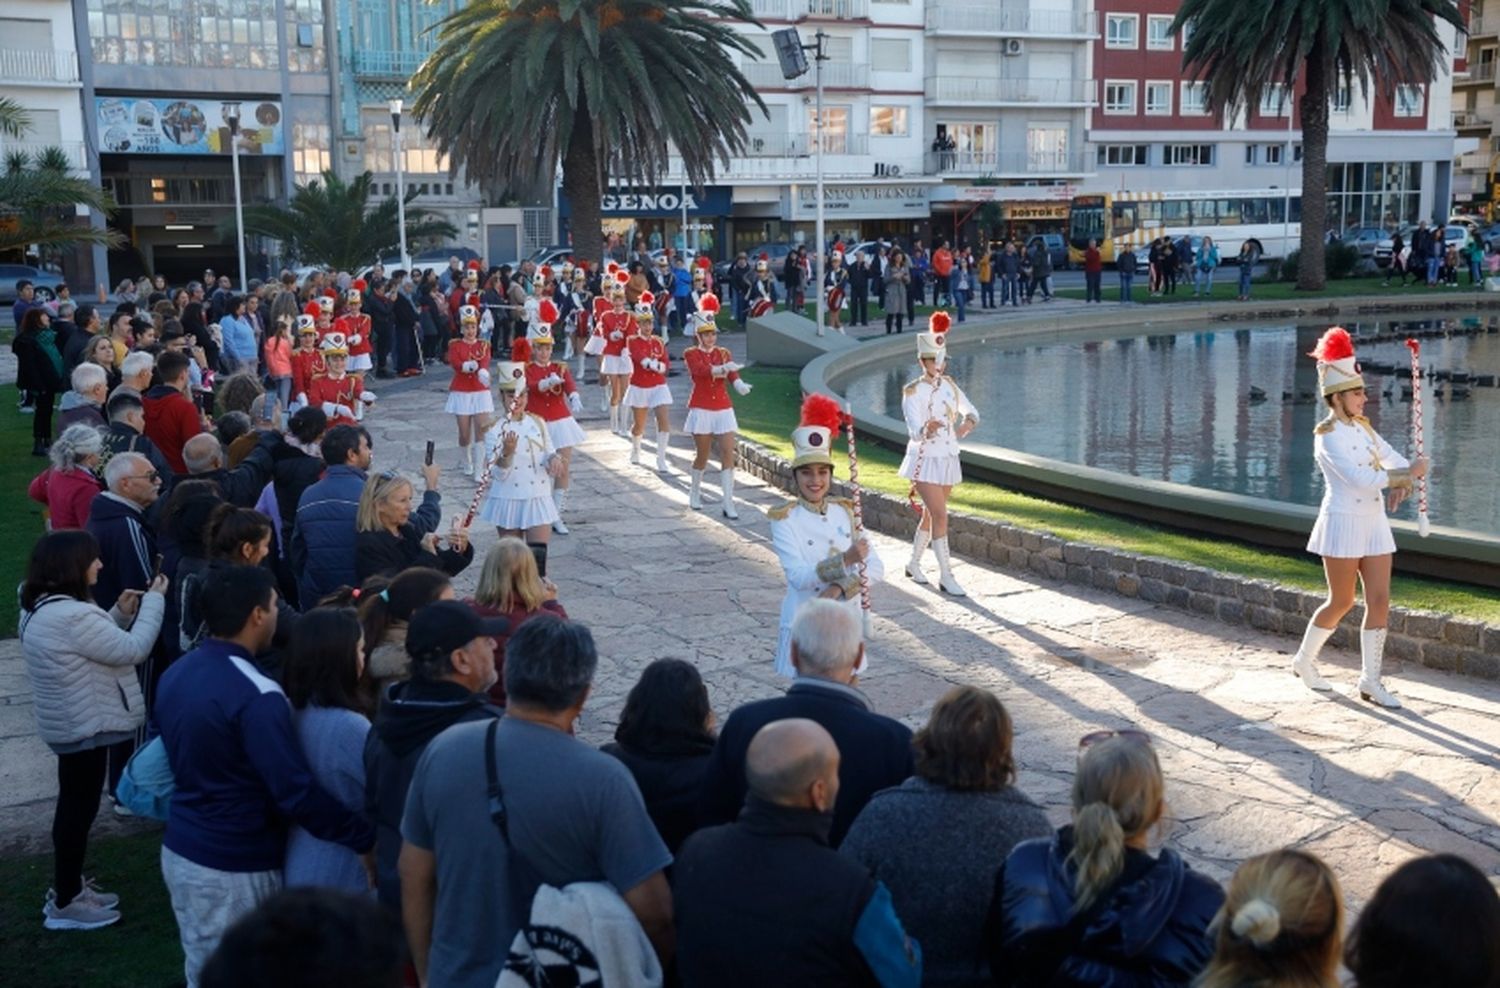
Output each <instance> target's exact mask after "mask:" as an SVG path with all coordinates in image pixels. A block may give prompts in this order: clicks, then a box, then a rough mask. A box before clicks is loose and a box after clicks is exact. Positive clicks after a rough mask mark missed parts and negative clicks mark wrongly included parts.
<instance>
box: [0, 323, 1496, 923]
mask: <svg viewBox="0 0 1500 988" xmlns="http://www.w3.org/2000/svg"><path fill="white" fill-rule="evenodd" d="M742 339H743V338H742V337H732V338H731V340H732V341H734V342H736V343H739V342H740V341H742ZM676 349H677V345H676V344H675V343H674V351H675V350H676ZM446 378H447V375H446V374H440V375H432V376H429V377H426V378H421V379H417V380H415V381H412V382H402V383H400V384H399V385H393V386H389V387H387V388H385V389H383V390H384V391H385V393H386V397H385V398H384V399H383V401H382V403H381V404H380V406H379V408H378V411H377V412H375V413H374V414H373V415H372V417H371V419H370V421H369V422H368V425H369V426H370V428H371V431H372V432H373V434H374V437H375V455H376V461H377V465H379V466H381V467H388V466H391V465H399V466H401V467H403V468H405V469H408V470H410V471H412V472H413V473H415V468H416V465H417V464H418V463H419V461H420V457H421V453H422V447H423V444H424V442H425V440H426V439H427V438H429V437H432V438H435V439H437V441H438V443H439V449H440V454H439V455H440V460H439V462H440V463H441V464H442V465H444V466H445V467H451V466H452V463H453V461H454V459H455V456H456V454H455V453H454V451H453V450H454V442H455V440H454V429H453V426H452V424H451V421H450V420H449V418H448V416H445V415H443V414H442V413H441V411H440V408H441V404H442V391H443V387H444V385H445V383H446ZM747 379H748V380H751V381H752V382H753V380H754V371H753V369H752V370H750V371H749V372H748V373H747ZM674 387H675V388H676V389H677V390H678V391H679V392H682V391H685V387H684V383H683V381H682V378H680V377H679V378H676V379H674ZM584 394H585V407H586V408H587V409H588V411H587V413H586V415H585V416H584V424H585V427H586V428H587V429H588V430H589V434H590V439H589V441H588V442H587V444H586V445H585V446H584V447H583V448H582V449H581V450H580V451H579V452H578V454H577V455H575V458H574V480H573V489H574V495H573V498H572V501H571V503H570V508H569V518H568V521H569V524H570V525H571V526H572V531H573V534H571V535H569V536H565V537H557V538H555V539H554V541H553V549H552V554H551V563H550V567H551V575H552V576H553V578H554V579H555V580H556V581H557V583H558V584H559V586H560V587H561V590H562V597H561V599H562V602H563V603H564V605H565V606H566V607H567V608H568V611H569V613H570V614H571V615H572V616H573V617H574V618H575V619H578V620H582V621H585V622H587V623H588V624H590V625H591V626H592V627H593V629H594V632H595V635H596V637H597V640H598V642H599V645H600V649H601V653H602V657H601V662H600V669H599V676H598V680H597V683H596V686H595V690H594V694H593V697H592V698H591V700H590V703H589V706H588V709H587V710H586V711H585V713H584V717H583V722H582V725H581V730H582V734H583V736H584V737H585V739H586V740H588V741H590V742H595V743H598V742H602V741H605V740H607V739H608V738H609V737H610V734H611V732H612V730H613V728H614V723H615V720H616V718H617V716H618V714H619V710H620V707H621V705H622V703H623V701H624V697H625V694H626V692H627V691H628V690H629V688H630V686H631V685H632V683H633V682H634V681H635V679H636V677H637V675H638V674H639V671H640V669H641V668H642V666H643V665H644V664H645V663H647V662H649V661H651V660H652V659H655V658H659V657H662V656H679V657H682V658H686V659H689V660H691V661H693V662H695V663H696V664H697V665H698V666H699V668H700V669H701V670H702V671H703V674H704V677H705V678H706V680H707V682H708V685H709V690H710V695H711V697H712V700H713V705H714V708H715V710H717V711H718V713H719V716H720V717H721V718H722V717H724V716H725V715H727V714H728V713H729V711H730V710H732V709H733V708H734V707H735V706H736V705H737V704H740V703H742V702H745V701H747V700H751V699H756V698H760V697H765V696H770V695H774V694H775V693H777V692H778V691H779V690H780V689H781V688H782V685H783V684H782V683H781V682H780V681H778V679H777V677H776V676H775V675H774V674H773V672H772V655H773V652H774V649H775V645H776V618H777V608H778V606H779V602H780V599H781V592H782V589H781V588H782V584H781V574H780V569H779V567H778V565H777V562H776V559H775V556H774V555H773V554H772V552H771V549H770V540H769V529H768V524H767V521H766V518H765V510H766V509H767V508H769V507H771V506H774V505H776V504H778V503H781V501H782V500H783V497H782V495H781V494H780V493H779V492H776V491H773V490H769V489H766V488H764V487H763V486H761V485H759V484H757V483H755V482H752V481H749V480H742V482H741V484H740V492H741V494H742V496H743V501H744V502H745V503H743V504H742V505H741V508H740V514H741V519H740V520H739V521H738V522H727V521H725V520H723V519H722V518H721V517H720V516H719V514H718V511H717V497H715V498H713V499H711V500H710V501H709V502H708V504H707V510H705V511H704V512H702V513H696V512H692V511H689V510H688V509H687V490H686V481H687V475H686V470H687V466H688V450H687V444H686V442H685V441H683V440H682V439H681V438H679V440H678V441H677V443H675V444H674V446H673V449H672V457H671V460H672V472H671V473H670V474H669V475H668V476H666V477H664V478H659V477H657V475H656V474H655V473H654V472H652V471H651V470H648V469H646V468H645V467H631V466H630V465H629V464H628V463H627V455H628V451H629V446H628V443H627V442H626V441H625V440H622V439H619V438H616V437H613V436H610V435H608V434H607V433H606V432H605V431H604V428H603V426H604V416H603V415H602V414H601V413H600V412H599V411H598V404H597V402H598V390H597V388H594V387H593V386H588V387H586V388H585V389H584ZM682 397H683V396H682V394H679V399H681V398H682ZM679 414H680V412H679ZM648 449H649V442H648ZM647 459H648V460H650V459H651V457H649V456H648V457H647ZM442 490H443V493H444V501H445V504H444V511H445V515H451V514H453V513H454V512H461V511H462V510H463V509H464V507H465V505H466V504H467V502H468V500H469V496H470V494H471V493H472V490H473V487H472V485H471V484H468V483H465V482H463V481H461V480H460V479H459V478H457V477H449V476H445V477H444V479H443V482H442ZM475 537H476V542H477V543H478V548H479V552H480V554H481V555H482V553H483V552H484V550H485V549H486V548H487V547H488V546H489V545H490V544H491V543H492V542H493V539H494V536H493V534H492V533H488V532H476V536H475ZM875 544H876V547H877V549H878V551H879V552H880V553H881V554H882V556H883V557H884V559H885V560H886V567H887V569H888V570H891V571H896V572H899V568H900V565H899V564H900V561H901V560H902V559H903V558H904V554H905V551H906V550H905V547H904V546H903V545H901V544H898V543H896V542H895V541H894V540H891V539H888V538H885V537H883V536H876V538H875ZM477 571H478V564H477V563H476V564H475V565H474V566H473V567H471V568H470V570H469V571H468V572H466V573H465V574H463V575H462V576H461V577H460V578H459V581H458V582H459V586H460V590H461V591H467V590H469V589H470V588H472V586H473V584H474V581H475V579H476V578H477V575H478V573H477ZM958 572H959V575H960V577H961V579H962V580H963V582H964V583H965V585H966V586H967V588H968V590H969V592H970V594H971V596H970V597H969V598H967V599H966V600H954V599H950V598H944V597H941V596H939V595H938V594H936V593H934V592H932V591H930V590H927V589H923V588H920V587H917V586H915V585H913V584H911V583H910V582H908V581H906V580H905V579H904V578H898V579H897V580H895V581H893V582H889V583H885V584H879V585H877V586H876V587H875V588H874V592H873V605H874V621H873V634H874V637H873V640H872V642H871V643H870V654H871V661H872V670H871V672H870V674H869V676H868V677H866V678H865V680H864V681H863V683H862V684H861V685H862V687H863V688H864V689H865V691H866V692H867V693H868V695H869V696H870V697H871V699H872V700H873V702H874V703H875V705H876V707H877V708H878V709H879V710H881V711H883V712H885V713H888V714H890V715H892V716H894V717H898V718H900V719H902V720H903V721H905V722H906V723H908V724H910V725H912V726H914V727H915V726H917V725H919V724H921V723H922V722H923V720H924V719H925V717H926V715H927V712H928V711H929V710H930V708H931V706H932V704H933V702H934V701H935V700H936V699H937V698H938V697H939V696H941V695H942V694H943V692H944V691H945V690H947V689H948V688H949V687H950V686H952V685H954V684H958V683H972V684H976V685H979V686H983V687H985V688H987V689H991V690H993V691H995V693H996V694H997V695H999V696H1000V697H1001V698H1002V699H1003V700H1004V701H1005V703H1006V705H1007V706H1008V707H1009V709H1010V711H1011V714H1012V716H1013V718H1014V720H1015V723H1016V752H1017V756H1018V760H1019V764H1020V780H1019V781H1020V785H1021V787H1022V788H1023V789H1025V790H1026V791H1027V792H1029V793H1031V794H1032V795H1033V796H1035V797H1036V798H1037V799H1039V800H1041V801H1042V802H1043V803H1044V804H1045V805H1046V806H1047V807H1048V808H1049V810H1050V811H1051V812H1052V815H1053V817H1054V819H1055V820H1056V821H1058V822H1061V821H1062V820H1064V819H1065V817H1066V812H1067V798H1068V789H1069V786H1070V783H1071V775H1072V766H1073V761H1074V757H1075V750H1076V746H1077V741H1078V738H1079V737H1080V736H1081V735H1082V734H1084V733H1085V732H1087V731H1089V730H1093V729H1096V728H1099V727H1122V726H1126V725H1134V726H1137V727H1141V728H1143V729H1145V730H1147V731H1149V732H1150V733H1151V734H1152V736H1153V737H1154V738H1156V739H1157V745H1158V749H1159V751H1160V753H1161V756H1162V760H1163V763H1164V766H1165V769H1166V773H1167V777H1168V799H1169V801H1170V804H1171V826H1170V828H1169V829H1168V832H1167V834H1166V837H1165V839H1166V840H1167V841H1168V842H1169V843H1170V844H1172V845H1173V846H1174V847H1177V848H1178V849H1180V850H1182V851H1183V852H1184V853H1185V854H1186V855H1187V856H1188V857H1189V859H1190V860H1192V861H1193V862H1194V863H1195V864H1198V865H1201V866H1203V867H1204V868H1206V869H1207V870H1208V871H1209V872H1210V873H1212V874H1214V875H1216V876H1218V877H1225V876H1227V875H1228V874H1229V872H1230V871H1232V870H1233V867H1234V865H1235V863H1236V862H1238V861H1239V860H1241V859H1243V858H1244V857H1245V856H1247V855H1250V854H1254V853H1257V852H1260V851H1264V850H1267V849H1270V848H1274V847H1277V846H1281V845H1284V844H1288V843H1292V844H1296V845H1297V846H1301V847H1305V848H1307V849H1309V850H1312V851H1314V852H1316V853H1319V854H1321V855H1323V856H1325V857H1326V858H1327V859H1328V860H1329V861H1330V862H1331V863H1332V864H1333V865H1334V867H1335V868H1336V870H1337V871H1338V873H1339V875H1340V877H1341V879H1342V880H1343V882H1344V885H1345V888H1346V890H1347V891H1348V893H1349V895H1350V896H1351V898H1352V899H1353V900H1354V901H1356V902H1358V901H1362V900H1364V899H1365V898H1367V897H1368V896H1369V895H1370V894H1371V892H1372V891H1373V889H1374V887H1375V885H1376V884H1377V883H1378V882H1379V880H1380V878H1381V877H1382V876H1383V875H1384V874H1386V873H1387V872H1388V871H1389V870H1390V868H1391V867H1392V866H1394V865H1395V864H1397V863H1399V862H1400V861H1402V860H1404V859H1405V858H1407V857H1408V856H1410V855H1413V854H1417V853H1421V852H1424V851H1454V852H1458V853H1461V854H1464V855H1466V856H1468V857H1469V858H1470V859H1471V860H1473V861H1475V862H1476V863H1477V864H1478V865H1479V866H1480V867H1481V868H1483V869H1484V870H1485V871H1486V872H1487V873H1489V874H1492V875H1494V874H1500V823H1497V821H1500V771H1497V769H1500V732H1497V730H1496V727H1495V725H1496V724H1497V723H1500V684H1495V683H1489V682H1481V681H1477V680H1472V679H1465V678H1461V677H1455V676H1450V675H1445V674H1442V673H1437V672H1433V671H1431V670H1427V669H1421V668H1413V667H1408V669H1407V671H1405V672H1403V673H1401V674H1399V675H1397V676H1393V677H1391V681H1390V685H1391V686H1392V687H1393V688H1394V689H1395V690H1396V691H1397V692H1399V693H1400V694H1401V695H1402V697H1403V698H1404V699H1405V700H1406V701H1407V709H1405V710H1402V711H1398V712H1388V711H1383V710H1379V709H1377V708H1374V707H1372V706H1369V705H1367V704H1362V703H1358V702H1355V701H1352V700H1350V699H1348V698H1347V697H1345V696H1342V695H1335V696H1334V697H1333V698H1331V699H1330V698H1324V697H1319V696H1315V695H1313V694H1310V693H1308V692H1307V691H1305V690H1303V689H1302V687H1301V686H1300V685H1299V684H1298V682H1297V681H1296V680H1295V679H1294V678H1293V677H1292V676H1291V674H1290V673H1289V672H1288V669H1287V664H1288V661H1289V656H1288V655H1287V649H1288V647H1289V641H1288V639H1285V638H1282V637H1278V636H1270V635H1263V634H1260V633H1257V632H1254V631H1250V630H1248V629H1238V628H1236V629H1230V628H1227V627H1225V626H1223V625H1220V624H1217V623H1214V622H1210V621H1205V620H1201V619H1199V618H1196V617H1193V616H1190V615H1184V614H1180V613H1176V612H1173V611H1168V610H1163V609H1160V608H1157V607H1155V606H1153V605H1151V604H1148V603H1144V602H1141V601H1139V600H1128V599H1125V598H1120V597H1116V596H1113V595H1110V594H1106V593H1103V592H1098V591H1091V590H1084V589H1080V588H1078V587H1075V586H1069V585H1063V584H1056V583H1051V582H1048V581H1045V580H1041V579H1039V578H1037V577H1035V576H1032V575H1026V576H1017V575H1013V574H1010V573H1001V572H997V571H994V570H991V569H989V568H987V567H984V566H980V565H976V564H971V563H967V562H964V563H961V564H960V565H959V567H958ZM15 646H16V643H15V642H14V640H11V641H7V642H0V847H3V846H6V845H11V846H14V845H15V844H17V843H24V844H28V845H33V846H45V839H46V837H45V835H46V830H47V827H48V825H49V823H50V799H51V794H52V792H53V781H52V773H53V762H52V760H51V758H50V757H49V756H48V754H47V752H46V749H45V748H44V747H43V746H42V745H41V744H40V743H39V742H37V741H36V739H35V737H34V725H33V723H32V719H31V711H30V709H29V697H28V694H27V689H26V683H25V676H24V673H23V670H22V669H21V667H20V663H19V661H18V659H17V657H16V656H17V650H16V647H15ZM1356 662H1357V660H1356V659H1355V657H1354V656H1352V655H1349V654H1344V653H1331V654H1329V655H1328V656H1327V662H1326V666H1327V668H1326V669H1325V672H1326V673H1327V674H1328V675H1329V677H1330V678H1331V679H1333V680H1334V681H1335V682H1337V683H1338V684H1340V685H1341V686H1347V685H1348V684H1351V683H1352V682H1353V680H1354V678H1355V676H1356ZM105 816H108V814H105ZM119 826H120V824H118V823H117V822H116V821H114V820H112V819H110V820H101V825H100V827H101V829H103V830H111V829H115V828H117V827H119ZM134 826H141V825H140V824H135V825H134Z"/></svg>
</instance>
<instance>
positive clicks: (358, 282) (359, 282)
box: [349, 278, 370, 292]
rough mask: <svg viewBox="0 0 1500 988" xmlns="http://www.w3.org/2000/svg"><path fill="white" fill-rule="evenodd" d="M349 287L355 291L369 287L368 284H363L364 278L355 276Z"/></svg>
mask: <svg viewBox="0 0 1500 988" xmlns="http://www.w3.org/2000/svg"><path fill="white" fill-rule="evenodd" d="M349 287H350V288H352V289H354V290H355V291H356V292H362V291H364V290H365V289H366V288H369V287H370V286H369V285H367V284H365V279H363V278H355V279H354V282H353V283H352V284H350V286H349Z"/></svg>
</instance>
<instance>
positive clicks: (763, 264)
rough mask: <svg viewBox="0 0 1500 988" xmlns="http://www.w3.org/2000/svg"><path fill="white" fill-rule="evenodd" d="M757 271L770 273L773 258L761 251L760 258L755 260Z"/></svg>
mask: <svg viewBox="0 0 1500 988" xmlns="http://www.w3.org/2000/svg"><path fill="white" fill-rule="evenodd" d="M755 270H756V271H769V270H771V258H770V256H769V255H767V254H766V252H765V251H761V253H760V256H759V257H757V258H756V259H755Z"/></svg>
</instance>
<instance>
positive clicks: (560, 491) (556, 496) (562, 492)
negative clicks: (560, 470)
mask: <svg viewBox="0 0 1500 988" xmlns="http://www.w3.org/2000/svg"><path fill="white" fill-rule="evenodd" d="M552 503H553V504H555V505H557V521H555V522H553V523H552V530H553V531H554V532H556V533H557V534H558V535H567V534H568V526H567V525H564V524H563V520H562V513H563V508H565V507H567V506H568V489H567V488H566V487H563V488H556V489H554V490H553V491H552Z"/></svg>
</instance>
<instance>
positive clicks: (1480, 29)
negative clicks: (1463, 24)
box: [1469, 13, 1500, 40]
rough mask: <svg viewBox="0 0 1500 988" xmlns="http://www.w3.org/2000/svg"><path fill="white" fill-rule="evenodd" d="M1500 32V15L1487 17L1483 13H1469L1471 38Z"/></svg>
mask: <svg viewBox="0 0 1500 988" xmlns="http://www.w3.org/2000/svg"><path fill="white" fill-rule="evenodd" d="M1496 33H1500V17H1497V16H1493V15H1492V16H1490V17H1485V16H1483V15H1481V14H1477V13H1476V14H1471V15H1469V38H1470V39H1471V40H1472V39H1474V38H1483V37H1488V36H1489V35H1491V34H1496Z"/></svg>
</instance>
